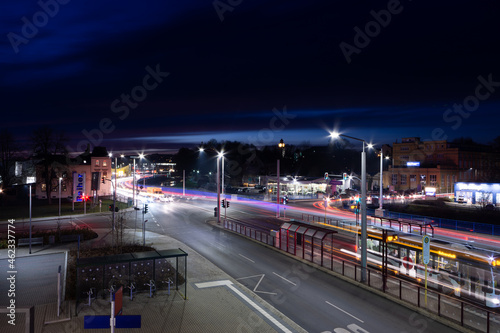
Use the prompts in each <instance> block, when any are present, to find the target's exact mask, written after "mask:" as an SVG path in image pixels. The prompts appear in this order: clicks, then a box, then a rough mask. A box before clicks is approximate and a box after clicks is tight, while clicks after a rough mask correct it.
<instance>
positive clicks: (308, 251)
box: [278, 220, 337, 266]
mask: <svg viewBox="0 0 500 333" xmlns="http://www.w3.org/2000/svg"><path fill="white" fill-rule="evenodd" d="M335 233H337V231H335V230H332V229H327V228H322V227H320V226H316V225H311V224H307V223H303V222H298V221H293V220H292V221H290V222H285V223H283V224H282V225H281V227H280V234H279V238H278V239H279V240H280V242H279V248H280V249H281V250H283V251H286V252H288V253H290V254H293V255H295V256H298V257H299V258H302V259H306V260H309V261H311V262H314V263H316V264H318V265H322V266H324V262H323V261H324V253H325V251H327V252H328V253H330V252H331V249H332V248H333V234H335Z"/></svg>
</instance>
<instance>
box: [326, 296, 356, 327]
mask: <svg viewBox="0 0 500 333" xmlns="http://www.w3.org/2000/svg"><path fill="white" fill-rule="evenodd" d="M325 302H326V303H327V304H328V305H331V306H333V307H334V308H335V309H337V310H339V311H342V312H343V313H345V314H346V315H348V316H351V317H353V318H354V319H356V320H358V321H360V322H362V323H364V321H362V320H361V319H359V318H357V317H355V316H353V315H352V314H350V313H349V312H347V311H345V310H342V309H341V308H339V307H338V306H335V305H333V304H332V303H330V302H328V301H325Z"/></svg>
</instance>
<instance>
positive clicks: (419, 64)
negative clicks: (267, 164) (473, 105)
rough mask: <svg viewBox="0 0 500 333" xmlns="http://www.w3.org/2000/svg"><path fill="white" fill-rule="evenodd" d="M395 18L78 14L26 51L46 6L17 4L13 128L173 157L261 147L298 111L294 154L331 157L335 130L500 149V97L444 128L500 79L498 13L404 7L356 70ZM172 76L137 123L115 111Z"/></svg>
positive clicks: (314, 1) (184, 6)
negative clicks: (320, 149) (216, 141)
mask: <svg viewBox="0 0 500 333" xmlns="http://www.w3.org/2000/svg"><path fill="white" fill-rule="evenodd" d="M54 1H56V0H49V1H47V2H46V3H55V2H54ZM60 1H61V2H63V1H62V0H60ZM44 3H45V2H44ZM387 4H388V2H387V1H374V2H353V3H349V2H342V1H319V0H311V1H303V0H300V1H299V0H294V1H290V0H289V1H284V0H271V1H263V0H255V1H251V2H249V1H243V2H241V4H239V5H235V6H234V8H232V10H231V11H226V12H224V13H223V17H224V20H223V21H221V20H220V16H219V14H220V13H219V14H218V13H217V11H216V9H215V8H214V6H213V1H205V0H196V1H195V0H191V1H185V2H167V1H160V0H158V1H154V0H152V1H147V2H144V3H140V2H137V1H121V2H119V3H116V2H112V3H110V2H98V1H90V2H89V1H87V2H81V1H75V0H71V1H67V4H64V5H63V4H60V5H59V9H58V12H57V14H55V15H53V17H49V18H48V20H47V22H46V24H43V25H41V26H40V27H38V28H37V29H38V31H37V32H36V33H34V34H33V36H32V37H29V38H28V37H23V38H25V39H26V40H27V42H26V43H21V44H19V45H17V47H18V52H15V49H14V48H13V46H12V44H11V41H12V34H13V33H14V34H17V35H20V36H22V34H23V30H22V29H23V25H24V21H25V20H24V19H23V18H24V17H25V18H26V19H27V20H28V21H31V22H32V21H33V19H34V18H35V17H36V16H37V15H38V17H41V16H40V15H41V14H39V13H40V12H42V11H43V8H41V7H40V5H39V4H38V3H37V2H36V1H27V0H23V1H16V2H7V3H5V2H4V3H3V4H1V5H0V19H1V20H2V22H3V24H2V25H1V26H0V36H1V39H0V56H1V57H0V69H1V70H2V76H0V89H1V90H0V91H1V94H2V97H3V100H4V101H5V103H4V106H3V108H4V109H5V110H7V112H5V115H4V124H5V126H8V127H12V128H16V132H17V133H18V135H24V136H25V137H26V136H27V135H28V134H29V132H30V131H31V130H33V129H34V128H36V126H37V125H39V124H49V125H52V126H54V127H56V128H59V129H64V130H65V131H66V132H68V134H69V137H70V138H71V139H72V144H73V146H75V145H76V144H77V143H78V142H79V141H81V140H85V139H86V138H85V135H84V134H83V133H84V131H91V130H94V129H99V124H100V122H101V121H102V120H103V119H110V121H112V124H113V126H114V128H113V131H111V132H110V133H104V134H103V136H102V142H103V143H105V144H109V145H116V146H117V147H118V146H119V145H123V144H125V143H127V142H131V141H127V139H129V138H141V139H140V140H133V142H137V141H141V144H143V145H145V146H148V145H149V146H150V147H155V148H157V149H161V148H162V144H163V145H170V144H171V145H181V144H182V143H183V142H184V143H186V144H195V143H197V142H199V141H207V140H209V139H210V138H212V137H214V138H225V139H228V140H236V139H238V140H242V141H245V140H246V141H247V142H249V141H251V140H252V138H255V137H258V135H259V133H261V134H262V133H263V132H262V131H264V130H266V129H269V128H270V126H271V125H270V121H271V119H272V118H273V117H274V116H275V115H274V114H273V112H272V110H273V109H274V108H276V109H278V110H281V109H282V108H283V106H285V105H286V106H287V108H288V110H289V112H290V113H292V114H293V115H295V118H294V119H293V121H290V123H287V124H286V126H285V127H284V128H283V129H282V130H281V132H279V133H273V135H274V134H275V135H276V137H277V136H278V135H279V136H280V137H281V136H283V137H285V138H286V137H287V136H288V137H289V139H287V140H288V141H289V142H294V143H300V142H302V141H310V142H314V143H321V142H323V140H324V135H325V133H326V132H327V129H332V128H333V127H334V126H337V127H338V128H342V129H343V130H346V131H350V132H352V133H355V136H356V135H358V136H362V137H364V138H370V139H373V140H374V141H376V142H384V143H391V142H393V141H395V140H396V139H399V138H401V137H405V136H420V137H423V138H430V137H431V136H432V134H431V133H432V131H433V130H434V129H435V128H442V129H443V131H444V132H445V133H446V135H448V136H449V137H450V138H454V137H459V136H470V137H472V138H476V139H477V140H478V141H483V142H487V141H489V140H491V139H493V138H494V137H496V136H497V135H498V130H497V129H496V128H495V125H494V124H495V123H497V122H498V120H499V118H500V116H498V112H497V110H498V100H499V97H500V93H499V92H496V91H494V92H491V94H490V96H489V97H488V98H487V99H486V100H484V101H481V103H480V105H479V107H478V108H477V110H475V111H474V112H471V113H470V116H468V117H467V119H465V118H464V119H463V121H462V123H461V124H460V125H459V126H454V127H455V128H453V127H452V125H454V124H455V123H456V121H454V122H450V121H449V119H448V121H447V120H446V119H444V117H443V114H444V113H445V112H446V110H448V109H449V108H451V107H453V104H454V103H462V102H463V101H464V99H465V98H467V96H471V95H474V93H475V89H476V87H477V85H478V76H483V77H487V76H488V75H489V74H491V75H492V76H493V78H494V80H495V81H500V66H499V64H498V56H499V55H500V54H499V53H500V51H499V50H498V48H497V47H496V45H495V42H494V41H495V40H496V39H497V36H496V35H497V31H498V28H499V23H498V20H497V18H496V14H497V13H498V9H499V8H498V7H499V6H500V5H499V4H498V2H496V1H483V2H480V3H466V2H459V3H457V2H451V1H444V2H440V3H434V4H427V3H423V2H415V1H412V2H410V1H401V8H402V10H401V11H400V12H399V13H398V14H393V15H392V16H391V20H390V23H389V24H388V25H387V26H386V27H383V28H381V29H380V31H379V32H378V33H377V34H376V35H375V36H371V37H370V41H369V43H367V45H365V46H363V47H360V46H359V45H358V51H357V52H356V53H354V54H352V55H351V57H352V59H351V60H352V61H351V62H350V63H348V62H347V61H346V58H345V57H344V55H343V54H342V51H341V49H340V47H339V45H340V43H342V42H345V43H349V44H351V45H355V44H356V40H355V38H356V30H355V28H356V29H357V28H359V29H361V30H363V29H365V27H366V25H367V23H369V22H371V21H373V20H374V16H373V12H375V13H382V11H384V10H387ZM23 20H24V21H23ZM9 36H10V37H9ZM9 38H10V39H9ZM156 65H159V66H160V67H161V68H162V70H164V71H168V72H169V73H170V76H169V77H168V78H165V80H164V82H162V83H161V84H159V85H158V87H156V88H155V89H152V90H150V91H149V90H148V91H147V98H145V99H144V100H143V101H141V102H139V103H137V104H138V105H137V106H136V107H134V108H130V110H129V111H130V112H129V114H128V115H127V117H124V119H121V118H120V114H119V113H115V112H113V109H112V105H113V102H114V101H115V100H116V99H120V98H121V96H122V95H123V94H125V95H127V94H128V95H130V94H131V93H132V92H133V91H134V89H136V87H137V86H141V85H142V84H143V80H144V77H145V75H147V71H146V70H145V68H146V67H147V66H150V67H155V66H156ZM499 88H500V87H499ZM499 88H496V87H495V89H499ZM3 114H4V113H3ZM20 114H22V115H23V116H22V117H20V116H19V115H20ZM456 127H458V128H456ZM203 138H205V139H204V140H203ZM278 140H279V139H278ZM148 141H149V142H148ZM261 141H263V140H261ZM141 148H142V146H141ZM146 148H147V147H146Z"/></svg>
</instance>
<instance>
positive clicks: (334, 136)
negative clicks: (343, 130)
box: [330, 132, 340, 139]
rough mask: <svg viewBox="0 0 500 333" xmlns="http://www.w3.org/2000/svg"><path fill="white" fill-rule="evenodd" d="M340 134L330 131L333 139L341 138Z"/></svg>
mask: <svg viewBox="0 0 500 333" xmlns="http://www.w3.org/2000/svg"><path fill="white" fill-rule="evenodd" d="M339 136H340V134H339V133H338V132H331V133H330V137H331V138H332V139H338V138H339Z"/></svg>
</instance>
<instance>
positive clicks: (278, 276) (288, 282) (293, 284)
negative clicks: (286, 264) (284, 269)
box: [273, 272, 297, 286]
mask: <svg viewBox="0 0 500 333" xmlns="http://www.w3.org/2000/svg"><path fill="white" fill-rule="evenodd" d="M273 274H274V275H276V276H277V277H280V278H282V279H283V280H285V281H286V282H288V283H291V284H293V285H294V286H296V285H297V284H296V283H293V282H292V281H290V280H288V279H286V278H284V277H282V276H281V275H279V274H277V273H275V272H273Z"/></svg>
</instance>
